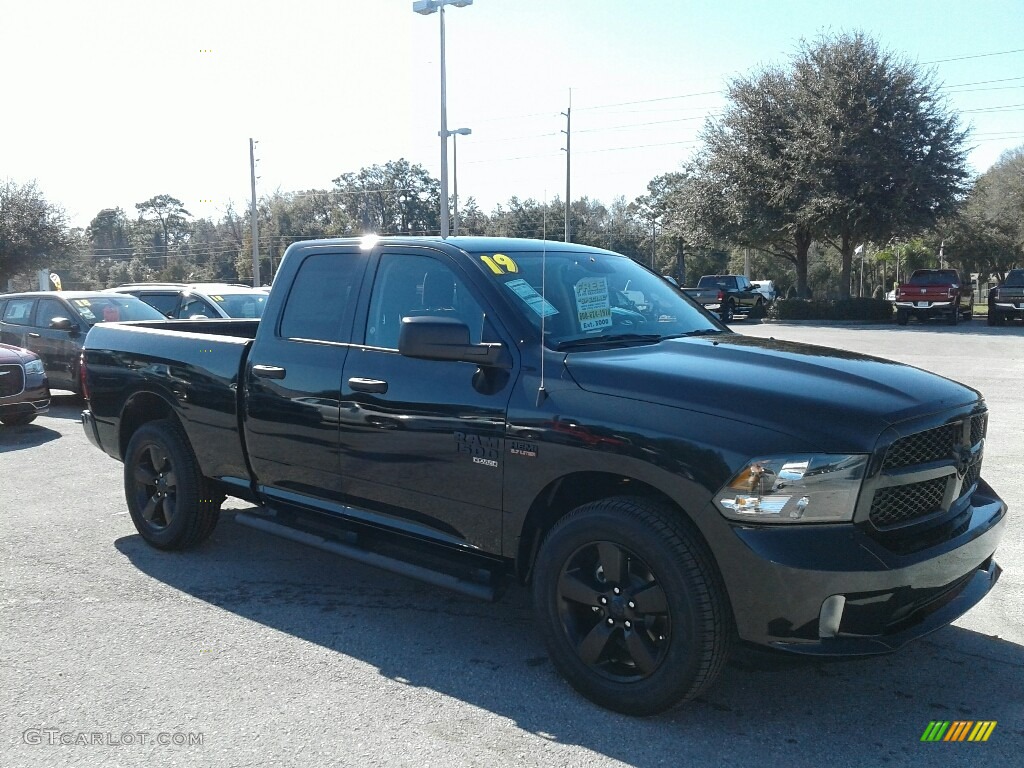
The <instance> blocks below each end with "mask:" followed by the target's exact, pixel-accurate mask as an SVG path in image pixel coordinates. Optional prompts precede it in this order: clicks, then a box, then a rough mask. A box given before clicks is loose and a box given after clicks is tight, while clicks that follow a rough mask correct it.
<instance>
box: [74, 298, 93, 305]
mask: <svg viewBox="0 0 1024 768" xmlns="http://www.w3.org/2000/svg"><path fill="white" fill-rule="evenodd" d="M75 304H77V305H78V306H80V307H88V306H90V304H89V300H88V299H75Z"/></svg>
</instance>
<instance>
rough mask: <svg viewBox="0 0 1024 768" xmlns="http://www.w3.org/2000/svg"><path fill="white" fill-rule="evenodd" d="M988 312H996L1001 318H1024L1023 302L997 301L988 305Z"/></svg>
mask: <svg viewBox="0 0 1024 768" xmlns="http://www.w3.org/2000/svg"><path fill="white" fill-rule="evenodd" d="M988 311H989V312H993V311H995V312H997V313H998V314H1000V315H1002V316H1003V317H1013V318H1015V317H1019V318H1024V301H1016V302H1013V303H1011V302H1002V301H997V302H995V303H993V304H990V305H989V308H988Z"/></svg>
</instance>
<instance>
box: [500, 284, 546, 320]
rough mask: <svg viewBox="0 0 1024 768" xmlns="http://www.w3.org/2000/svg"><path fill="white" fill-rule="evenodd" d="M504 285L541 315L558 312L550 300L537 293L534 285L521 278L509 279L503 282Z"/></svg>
mask: <svg viewBox="0 0 1024 768" xmlns="http://www.w3.org/2000/svg"><path fill="white" fill-rule="evenodd" d="M505 287H506V288H511V289H512V292H513V293H515V295H516V296H518V297H519V298H521V299H522V300H523V301H525V302H526V303H527V305H528V306H529V307H530V309H532V310H533V311H534V312H536V313H537V314H538V315H540V316H541V317H551V316H552V315H557V314H558V310H557V309H555V308H554V306H552V304H551V302H549V301H548V300H547V299H545V298H544V297H543V296H541V295H540V294H539V293H537V291H536V290H535V289H534V287H533V286H532V285H530V284H529V283H528V282H526V281H525V280H523V279H522V278H519V279H518V280H510V281H509V282H507V283H505Z"/></svg>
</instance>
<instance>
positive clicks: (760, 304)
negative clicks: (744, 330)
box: [748, 299, 764, 320]
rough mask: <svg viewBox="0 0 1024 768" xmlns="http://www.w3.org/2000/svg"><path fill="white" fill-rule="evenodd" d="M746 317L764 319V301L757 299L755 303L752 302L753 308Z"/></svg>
mask: <svg viewBox="0 0 1024 768" xmlns="http://www.w3.org/2000/svg"><path fill="white" fill-rule="evenodd" d="M748 317H751V318H754V319H757V320H759V319H761V318H762V317H764V301H763V300H762V299H758V300H757V301H756V302H754V308H753V309H752V310H750V314H749V315H748Z"/></svg>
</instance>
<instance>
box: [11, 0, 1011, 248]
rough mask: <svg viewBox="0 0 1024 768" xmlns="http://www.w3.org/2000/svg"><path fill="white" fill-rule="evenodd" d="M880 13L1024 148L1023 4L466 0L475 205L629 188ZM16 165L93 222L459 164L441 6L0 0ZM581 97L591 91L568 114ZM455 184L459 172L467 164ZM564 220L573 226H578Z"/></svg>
mask: <svg viewBox="0 0 1024 768" xmlns="http://www.w3.org/2000/svg"><path fill="white" fill-rule="evenodd" d="M853 31H862V32H865V33H867V34H869V35H871V36H872V37H874V38H875V39H876V40H878V42H879V43H880V44H881V45H882V47H884V48H885V49H887V50H890V51H892V52H893V53H895V54H898V55H899V56H902V57H904V58H906V59H908V60H909V61H912V62H915V63H918V64H920V65H922V67H923V69H924V70H926V71H933V72H934V74H935V79H936V82H937V83H938V84H939V85H940V86H941V87H942V90H943V93H944V94H945V96H946V97H947V99H948V102H947V103H948V106H949V108H950V109H951V110H953V111H956V112H958V113H959V114H960V117H961V120H962V122H963V125H964V126H965V127H970V128H971V136H970V139H969V142H968V145H969V146H970V147H971V150H970V154H969V165H970V167H971V169H972V171H974V172H976V173H981V172H984V171H985V170H986V169H988V168H989V167H991V165H992V164H993V163H994V162H995V161H996V160H997V159H998V158H999V156H1000V154H1001V153H1002V152H1004V151H1006V150H1008V149H1011V148H1014V147H1019V146H1022V145H1024V0H972V1H971V2H967V0H958V1H957V2H952V1H951V0H931V1H930V2H920V1H919V0H902V1H901V2H893V0H859V1H858V2H833V1H832V0H772V1H771V2H768V1H767V0H758V1H757V2H754V1H752V0H748V1H746V2H738V1H734V0H719V2H707V1H706V0H703V1H702V2H695V1H693V0H632V2H626V0H474V2H473V3H472V5H470V6H467V7H461V8H460V7H454V6H449V7H448V8H447V9H446V11H445V38H446V45H445V56H446V68H447V117H448V128H449V129H450V130H453V129H456V128H469V129H470V130H471V131H472V134H471V135H468V136H459V138H458V139H457V141H458V144H457V151H458V160H457V166H456V165H455V164H454V163H453V159H452V155H451V154H449V173H450V176H449V178H450V179H452V176H453V175H454V174H455V172H456V171H457V184H458V193H459V198H460V201H462V202H465V201H466V199H467V198H468V197H473V198H475V200H476V202H477V204H478V205H479V206H480V208H481V209H483V210H484V211H485V212H490V211H491V210H493V208H494V206H495V205H497V204H499V203H506V202H507V201H508V200H509V198H511V197H513V196H516V197H518V198H520V199H521V200H526V199H529V198H533V199H535V200H538V201H545V200H552V199H554V198H555V197H558V198H560V199H563V200H564V199H565V186H566V153H565V152H564V151H563V148H564V147H565V146H566V144H565V142H566V135H565V133H564V131H565V130H566V127H567V125H566V118H565V116H564V114H563V113H565V112H566V111H570V114H571V150H572V152H571V174H570V185H571V186H570V196H571V198H572V199H574V200H575V199H579V198H581V197H584V196H586V197H588V198H590V199H591V200H598V201H601V202H602V203H604V204H606V205H610V204H611V203H613V202H614V201H615V200H616V199H618V198H624V199H625V200H627V201H631V200H633V199H634V198H636V197H637V196H639V195H643V194H645V192H646V191H647V185H648V183H649V182H650V181H651V180H652V179H653V178H655V177H656V176H659V175H661V174H664V173H669V172H673V171H678V170H681V169H682V167H683V165H684V164H685V163H686V161H687V160H688V159H689V158H690V156H691V155H692V153H693V152H694V150H695V149H696V148H697V147H698V145H699V143H698V140H697V136H698V133H699V131H700V129H701V127H702V126H703V124H704V122H705V121H706V120H707V119H708V118H709V117H711V118H713V117H714V116H716V115H718V114H720V112H721V110H722V108H723V106H724V104H725V97H724V95H723V89H724V88H725V86H726V84H727V83H728V82H729V80H730V79H732V78H735V77H738V76H742V75H746V74H750V73H752V72H753V71H755V70H756V69H757V68H759V67H763V66H771V65H785V64H786V63H787V61H788V60H789V59H790V57H791V56H792V55H793V54H794V53H795V51H796V50H797V48H798V46H799V45H800V41H801V40H802V39H806V40H814V39H817V38H818V37H820V36H821V35H823V34H825V35H827V34H836V33H842V32H853ZM0 73H2V79H0V180H4V179H10V180H13V181H15V182H17V183H19V184H21V183H26V182H28V181H31V180H35V181H36V183H37V184H38V186H39V188H40V189H41V190H42V192H43V194H44V195H45V196H46V198H47V199H48V200H49V201H50V202H52V203H55V204H57V205H59V206H61V207H63V208H64V209H65V211H66V213H67V217H68V220H69V222H70V223H71V224H72V225H74V226H82V227H84V226H87V225H88V223H89V222H90V221H91V219H92V218H93V217H94V216H95V215H96V214H97V213H98V212H99V211H100V210H101V209H103V208H115V207H121V208H123V209H124V210H125V211H126V212H127V213H128V215H129V216H130V217H134V216H135V215H136V210H135V203H138V202H141V201H143V200H146V199H148V198H151V197H153V196H154V195H158V194H170V195H172V196H174V197H176V198H178V199H180V200H181V201H182V202H183V203H184V205H185V207H186V208H187V209H188V210H189V211H190V212H191V213H192V214H193V215H194V216H197V217H212V218H220V217H221V216H222V215H223V214H224V212H225V211H226V210H227V208H228V206H229V205H233V206H234V207H235V209H236V210H238V209H242V208H244V207H245V206H247V205H248V202H249V198H250V175H249V139H250V138H254V139H256V140H257V141H258V144H257V145H256V157H257V158H258V162H257V166H256V167H257V176H258V181H257V195H260V196H262V195H267V194H271V193H273V192H276V191H280V192H300V191H302V190H308V189H329V188H331V187H332V186H333V185H332V180H333V179H334V178H337V177H338V176H339V175H341V174H343V173H348V172H357V171H359V170H360V169H361V168H364V167H368V166H372V165H375V164H383V163H386V162H388V161H391V160H397V159H399V158H405V159H406V160H408V161H410V162H411V163H416V164H420V165H422V166H423V167H424V168H426V169H427V171H428V172H430V173H431V174H432V175H433V176H434V177H436V178H439V177H440V169H441V142H440V139H439V138H438V130H439V129H440V124H441V119H440V101H441V100H440V18H439V14H437V13H435V14H433V15H429V16H424V15H420V14H417V13H414V12H413V10H412V0H287V1H285V0H273V1H271V0H245V2H237V1H236V0H198V1H197V0H173V2H172V1H170V0H167V1H165V2H155V1H153V0H130V1H124V0H73V1H71V0H32V1H31V2H28V1H26V0H0ZM570 107H571V110H570ZM449 185H450V188H451V186H452V185H453V182H452V181H450V182H449ZM556 228H557V227H556Z"/></svg>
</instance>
